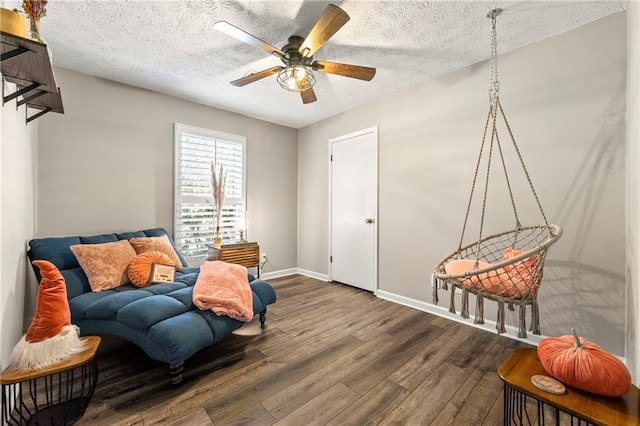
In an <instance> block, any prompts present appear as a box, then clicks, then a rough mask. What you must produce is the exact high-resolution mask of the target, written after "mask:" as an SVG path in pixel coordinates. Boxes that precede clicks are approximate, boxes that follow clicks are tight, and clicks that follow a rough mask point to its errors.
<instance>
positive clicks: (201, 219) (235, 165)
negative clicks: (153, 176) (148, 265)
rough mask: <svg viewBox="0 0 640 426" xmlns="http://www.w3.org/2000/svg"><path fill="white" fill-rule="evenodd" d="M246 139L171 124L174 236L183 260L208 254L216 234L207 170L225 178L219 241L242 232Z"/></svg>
mask: <svg viewBox="0 0 640 426" xmlns="http://www.w3.org/2000/svg"><path fill="white" fill-rule="evenodd" d="M246 145H247V138H245V137H243V136H237V135H231V134H228V133H221V132H216V131H213V130H208V129H202V128H198V127H193V126H187V125H184V124H178V123H176V124H175V126H174V148H175V157H174V168H175V171H174V179H175V183H174V185H175V186H174V197H173V199H174V224H173V225H174V226H173V229H174V237H175V241H176V244H177V245H178V248H179V249H180V251H181V252H182V254H183V255H184V257H185V258H187V259H195V258H202V257H205V256H206V255H207V251H208V248H207V246H208V245H211V244H213V238H214V236H215V235H214V234H215V205H214V202H213V193H212V185H211V165H212V164H213V165H214V166H215V168H216V170H218V168H219V167H220V165H221V164H222V167H223V168H224V169H225V171H226V174H227V180H226V186H225V198H224V207H223V209H222V220H221V223H220V224H219V226H220V236H222V237H223V242H224V243H229V242H233V241H237V240H239V237H240V230H243V229H245V227H246V226H245V216H244V215H245V205H246V181H247V180H246V167H245V164H246V161H245V160H246Z"/></svg>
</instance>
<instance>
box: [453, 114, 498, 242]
mask: <svg viewBox="0 0 640 426" xmlns="http://www.w3.org/2000/svg"><path fill="white" fill-rule="evenodd" d="M490 118H491V108H489V112H488V113H487V120H486V121H485V122H484V132H482V143H481V144H480V153H479V154H478V160H477V161H476V171H475V172H474V173H473V183H472V184H471V193H470V194H469V202H468V203H467V212H466V213H465V215H464V223H463V225H462V234H461V235H460V243H458V250H460V249H461V248H462V243H463V242H464V234H465V231H466V229H467V222H468V220H469V213H470V212H471V202H472V201H473V193H474V192H475V189H476V181H477V179H478V172H479V171H480V162H481V160H482V152H483V151H484V143H485V141H486V139H487V129H488V128H489V119H490Z"/></svg>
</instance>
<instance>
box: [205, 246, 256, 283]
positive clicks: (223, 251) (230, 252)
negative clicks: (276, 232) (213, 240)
mask: <svg viewBox="0 0 640 426" xmlns="http://www.w3.org/2000/svg"><path fill="white" fill-rule="evenodd" d="M207 260H221V261H223V262H227V263H235V264H237V265H242V266H245V267H247V268H257V270H258V278H260V246H259V245H258V243H237V244H223V245H222V246H220V247H215V246H209V256H208V257H207Z"/></svg>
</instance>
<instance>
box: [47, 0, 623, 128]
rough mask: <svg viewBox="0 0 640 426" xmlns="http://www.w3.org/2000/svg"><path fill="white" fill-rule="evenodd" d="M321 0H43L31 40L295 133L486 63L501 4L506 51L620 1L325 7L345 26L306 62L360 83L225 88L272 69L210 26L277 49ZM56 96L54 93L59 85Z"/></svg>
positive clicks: (615, 8)
mask: <svg viewBox="0 0 640 426" xmlns="http://www.w3.org/2000/svg"><path fill="white" fill-rule="evenodd" d="M328 3H329V2H326V1H301V0H290V1H283V0H207V1H205V0H191V1H167V0H155V1H138V0H117V1H115V0H112V1H104V0H103V1H99V0H91V1H89V0H67V1H64V0H54V1H50V2H49V5H48V11H47V16H46V17H45V18H44V19H43V20H42V27H41V32H42V35H43V37H44V38H45V39H46V40H47V42H48V43H49V44H50V45H51V47H52V49H53V61H54V64H55V65H56V66H59V67H63V68H67V69H70V70H74V71H79V72H82V73H85V74H89V75H93V76H98V77H102V78H106V79H109V80H114V81H118V82H122V83H126V84H130V85H133V86H139V87H142V88H145V89H150V90H153V91H157V92H161V93H166V94H169V95H173V96H176V97H180V98H184V99H188V100H191V101H195V102H199V103H202V104H206V105H211V106H214V107H218V108H222V109H225V110H230V111H235V112H239V113H241V114H244V115H248V116H251V117H256V118H260V119H264V120H267V121H271V122H274V123H278V124H283V125H286V126H290V127H294V128H300V127H304V126H306V125H309V124H311V123H314V122H317V121H319V120H322V119H324V118H327V117H330V116H332V115H335V114H338V113H340V112H343V111H346V110H349V109H351V108H353V107H355V106H358V105H361V104H364V103H367V102H371V101H373V100H376V99H379V98H381V97H384V96H387V95H389V94H392V93H394V92H398V91H399V90H401V89H404V88H407V87H410V86H412V85H415V84H418V83H421V82H423V81H426V80H429V79H432V78H435V77H438V76H441V75H443V74H446V73H449V72H452V71H455V70H458V69H461V68H463V67H465V66H468V65H471V64H474V63H477V62H480V61H483V60H486V59H487V58H488V56H489V40H490V39H489V37H490V21H489V19H488V18H487V17H486V14H487V12H488V11H489V10H491V9H493V8H495V7H502V8H503V9H504V10H505V11H504V13H503V14H502V15H501V16H500V17H499V18H498V48H499V52H500V53H505V52H508V51H510V50H513V49H516V48H518V47H521V46H524V45H526V44H529V43H532V42H535V41H538V40H542V39H544V38H547V37H550V36H553V35H556V34H559V33H562V32H565V31H568V30H571V29H573V28H576V27H578V26H581V25H584V24H586V23H589V22H591V21H594V20H596V19H599V18H602V17H604V16H607V15H609V14H612V13H616V12H619V11H621V10H622V9H623V8H625V7H626V2H621V1H597V2H575V1H551V2H547V1H526V2H516V1H502V2H495V1H480V2H471V1H440V2H414V1H351V0H344V1H340V0H338V1H333V2H331V3H333V4H336V5H338V6H340V7H341V8H343V9H344V10H345V11H346V12H347V13H348V14H349V16H350V17H351V20H350V21H349V22H348V23H347V24H346V25H345V26H344V27H342V29H341V30H340V31H338V32H337V33H336V34H335V35H334V36H333V37H332V38H331V39H330V40H329V41H328V42H327V43H326V44H325V45H324V46H323V47H322V48H321V49H320V50H319V51H318V52H317V53H316V54H315V55H314V59H317V60H326V61H332V62H345V63H351V64H357V65H365V66H370V67H375V68H377V74H376V76H375V77H374V79H373V80H372V81H371V82H364V81H360V80H355V79H351V78H346V77H340V76H336V75H328V74H323V73H316V78H317V82H316V85H315V87H314V90H315V92H316V95H317V98H318V101H317V102H315V103H312V104H308V105H303V104H302V101H301V99H300V96H299V94H297V93H293V92H289V91H286V90H284V89H282V88H280V86H278V83H277V82H276V78H275V76H271V77H268V78H265V79H263V80H260V81H258V82H256V83H252V84H249V85H247V86H245V87H242V88H238V87H234V86H231V85H230V84H229V82H230V81H232V80H235V79H237V78H240V77H243V76H245V75H246V74H248V73H250V72H255V71H260V70H263V69H266V68H270V67H273V66H276V65H280V64H281V62H280V60H279V59H278V58H276V57H275V56H269V55H268V54H266V53H265V52H263V51H262V50H260V49H258V48H256V47H253V46H249V45H246V44H243V43H241V42H239V41H237V40H236V39H234V38H231V37H229V36H227V35H225V34H222V33H220V32H218V31H216V30H214V29H213V28H212V26H213V23H215V22H216V21H218V20H226V21H228V22H229V23H231V24H233V25H235V26H237V27H239V28H242V29H243V30H245V31H247V32H249V33H251V34H253V35H255V36H256V37H258V38H261V39H263V40H265V41H267V42H268V43H271V44H273V45H275V46H276V47H282V46H283V45H284V44H286V41H287V38H288V36H290V35H292V34H298V35H301V36H303V37H304V36H306V35H307V33H308V32H309V30H310V29H311V28H312V27H313V24H314V23H315V22H316V20H317V18H318V17H319V16H320V15H321V14H322V12H323V11H324V9H325V8H326V6H327V4H328ZM63 90H64V88H63Z"/></svg>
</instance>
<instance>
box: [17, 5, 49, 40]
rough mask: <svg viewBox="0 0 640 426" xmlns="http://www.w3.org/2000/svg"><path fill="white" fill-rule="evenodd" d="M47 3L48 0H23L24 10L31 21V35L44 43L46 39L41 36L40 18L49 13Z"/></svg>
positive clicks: (33, 38)
mask: <svg viewBox="0 0 640 426" xmlns="http://www.w3.org/2000/svg"><path fill="white" fill-rule="evenodd" d="M47 3H48V0H22V10H24V12H25V13H26V14H27V16H28V17H29V21H30V22H31V28H30V30H31V31H30V34H29V35H30V37H31V39H32V40H36V41H39V42H42V43H44V40H43V39H42V37H40V19H41V18H42V17H43V16H46V15H47Z"/></svg>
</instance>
